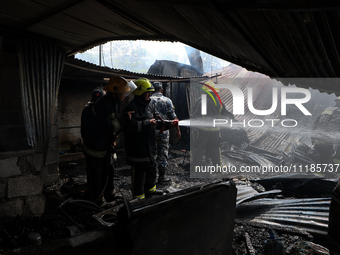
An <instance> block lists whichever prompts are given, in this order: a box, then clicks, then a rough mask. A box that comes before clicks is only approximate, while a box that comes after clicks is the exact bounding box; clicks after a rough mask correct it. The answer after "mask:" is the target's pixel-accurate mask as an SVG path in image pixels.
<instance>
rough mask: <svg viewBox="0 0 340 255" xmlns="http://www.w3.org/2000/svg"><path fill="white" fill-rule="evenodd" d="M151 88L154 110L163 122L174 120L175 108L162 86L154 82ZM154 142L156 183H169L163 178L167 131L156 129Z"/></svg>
mask: <svg viewBox="0 0 340 255" xmlns="http://www.w3.org/2000/svg"><path fill="white" fill-rule="evenodd" d="M153 87H154V89H155V92H154V93H153V94H152V96H151V99H152V101H151V103H152V104H155V109H156V110H157V112H158V113H159V115H160V117H161V118H162V119H163V120H175V119H177V115H176V113H175V107H174V105H173V104H172V101H171V99H170V98H168V97H165V96H163V86H162V83H160V82H154V83H153ZM176 136H177V139H178V140H180V139H181V131H180V129H179V126H177V127H176ZM156 141H157V168H158V183H159V184H162V183H164V182H169V181H170V178H167V177H166V176H165V171H166V167H167V163H168V162H167V161H168V153H169V130H165V131H163V132H160V130H159V129H156Z"/></svg>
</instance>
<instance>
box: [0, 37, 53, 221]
mask: <svg viewBox="0 0 340 255" xmlns="http://www.w3.org/2000/svg"><path fill="white" fill-rule="evenodd" d="M19 77H20V76H19V64H18V60H17V52H16V44H15V39H13V38H9V37H1V36H0V88H1V93H0V203H1V204H0V218H6V217H16V216H19V215H23V216H40V215H42V214H43V212H44V210H45V197H44V195H43V193H42V192H43V189H44V186H49V185H51V184H53V183H54V182H55V181H57V180H58V178H59V174H58V164H59V162H58V149H57V140H58V136H57V123H56V119H55V121H54V123H53V127H52V134H51V139H50V144H49V150H48V153H47V157H46V161H45V162H44V158H43V155H42V153H41V152H37V151H36V150H35V149H33V148H31V147H30V146H29V144H28V142H27V138H26V132H25V126H24V112H23V110H22V104H21V90H20V78H19Z"/></svg>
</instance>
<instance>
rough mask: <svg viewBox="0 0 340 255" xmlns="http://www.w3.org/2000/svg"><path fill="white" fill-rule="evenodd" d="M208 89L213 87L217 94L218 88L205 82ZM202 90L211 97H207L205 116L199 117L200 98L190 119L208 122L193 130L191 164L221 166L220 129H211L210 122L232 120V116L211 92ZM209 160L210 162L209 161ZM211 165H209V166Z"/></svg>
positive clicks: (211, 83) (205, 87)
mask: <svg viewBox="0 0 340 255" xmlns="http://www.w3.org/2000/svg"><path fill="white" fill-rule="evenodd" d="M207 84H208V85H209V86H210V87H213V88H214V89H215V91H216V92H219V90H218V88H215V84H214V83H213V82H212V81H209V82H207ZM202 88H203V89H204V90H208V91H209V92H211V93H210V94H211V96H213V97H214V99H215V100H214V99H212V98H211V97H210V96H207V115H206V116H202V115H201V98H199V99H198V100H197V102H196V103H195V105H194V108H193V112H192V117H193V119H194V120H195V119H196V120H199V121H203V122H204V121H205V120H208V122H207V123H209V124H207V125H205V124H203V125H200V126H198V127H195V128H193V132H194V135H193V138H194V139H193V163H194V165H197V166H199V165H211V164H212V165H213V166H216V165H218V166H221V165H222V156H221V134H220V127H213V125H212V124H210V122H211V121H212V120H213V119H221V117H223V119H234V115H233V114H232V113H230V112H229V111H227V109H226V108H225V107H224V105H220V104H219V100H218V98H217V96H216V95H215V94H214V93H213V91H212V90H211V89H210V88H209V87H207V86H203V87H202ZM209 159H210V160H211V162H210V161H209ZM210 163H211V164H210Z"/></svg>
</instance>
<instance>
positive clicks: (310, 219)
mask: <svg viewBox="0 0 340 255" xmlns="http://www.w3.org/2000/svg"><path fill="white" fill-rule="evenodd" d="M330 202H331V198H305V199H269V198H263V199H259V200H256V201H252V202H249V203H244V204H241V205H238V206H237V208H236V218H237V219H243V220H246V221H249V222H252V223H265V224H268V225H273V226H285V227H291V228H298V229H300V230H304V231H307V232H309V233H311V234H317V235H324V236H325V235H327V229H328V215H329V206H330Z"/></svg>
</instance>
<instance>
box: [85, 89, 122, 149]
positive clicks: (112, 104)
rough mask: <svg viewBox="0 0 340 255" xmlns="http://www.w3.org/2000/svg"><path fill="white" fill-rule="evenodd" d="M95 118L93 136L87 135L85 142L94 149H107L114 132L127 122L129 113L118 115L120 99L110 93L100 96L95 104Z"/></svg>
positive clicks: (92, 127)
mask: <svg viewBox="0 0 340 255" xmlns="http://www.w3.org/2000/svg"><path fill="white" fill-rule="evenodd" d="M92 113H93V115H94V119H93V120H92V123H88V124H89V125H92V126H91V130H92V131H91V132H92V134H91V136H86V137H85V139H84V144H85V145H86V146H87V147H88V148H90V149H91V150H94V151H107V150H109V149H110V147H111V145H112V142H113V138H114V134H115V133H116V132H117V131H119V130H120V129H121V128H122V127H123V126H124V125H125V124H126V119H127V115H123V116H121V117H118V101H117V100H115V99H114V98H113V97H112V95H110V93H107V94H106V95H104V96H103V97H102V98H100V99H99V100H98V101H97V102H96V103H95V104H94V105H93V111H92Z"/></svg>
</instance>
